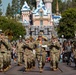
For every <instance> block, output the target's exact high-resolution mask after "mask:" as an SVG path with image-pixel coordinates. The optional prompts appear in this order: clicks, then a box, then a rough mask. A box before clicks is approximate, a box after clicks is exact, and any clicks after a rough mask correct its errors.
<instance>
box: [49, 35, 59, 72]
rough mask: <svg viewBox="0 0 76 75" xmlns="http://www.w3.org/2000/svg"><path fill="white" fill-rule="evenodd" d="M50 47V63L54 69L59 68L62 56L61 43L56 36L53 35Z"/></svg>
mask: <svg viewBox="0 0 76 75" xmlns="http://www.w3.org/2000/svg"><path fill="white" fill-rule="evenodd" d="M49 48H50V58H51V61H50V64H51V68H52V70H53V71H55V70H57V69H58V62H59V56H60V44H59V42H58V39H57V37H56V36H54V35H53V36H52V40H51V44H50V46H49Z"/></svg>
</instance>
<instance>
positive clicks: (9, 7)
mask: <svg viewBox="0 0 76 75" xmlns="http://www.w3.org/2000/svg"><path fill="white" fill-rule="evenodd" d="M6 16H7V17H12V10H11V6H10V3H9V4H8V6H7V10H6Z"/></svg>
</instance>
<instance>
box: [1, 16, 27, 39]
mask: <svg viewBox="0 0 76 75" xmlns="http://www.w3.org/2000/svg"><path fill="white" fill-rule="evenodd" d="M0 29H2V31H3V32H4V33H5V34H6V35H7V36H9V37H11V36H13V38H12V40H16V39H18V38H19V36H20V35H21V36H22V37H24V36H25V33H26V31H25V27H24V26H23V25H22V24H21V23H19V22H17V21H15V20H14V19H9V18H5V17H0Z"/></svg>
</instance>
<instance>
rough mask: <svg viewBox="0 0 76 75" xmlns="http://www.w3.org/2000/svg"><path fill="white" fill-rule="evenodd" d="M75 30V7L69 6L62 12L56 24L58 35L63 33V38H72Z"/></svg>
mask: <svg viewBox="0 0 76 75" xmlns="http://www.w3.org/2000/svg"><path fill="white" fill-rule="evenodd" d="M75 31H76V9H75V8H69V9H68V10H66V11H65V12H63V13H62V19H61V20H60V23H59V26H58V35H59V37H61V35H64V36H65V38H67V39H69V38H74V37H75V34H74V32H75Z"/></svg>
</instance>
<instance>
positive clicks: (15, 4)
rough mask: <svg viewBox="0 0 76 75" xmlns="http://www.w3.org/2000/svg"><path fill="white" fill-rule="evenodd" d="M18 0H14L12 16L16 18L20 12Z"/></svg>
mask: <svg viewBox="0 0 76 75" xmlns="http://www.w3.org/2000/svg"><path fill="white" fill-rule="evenodd" d="M18 2H19V1H18V0H12V6H11V9H12V17H13V18H15V19H16V14H17V13H18V8H19V4H18Z"/></svg>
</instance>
